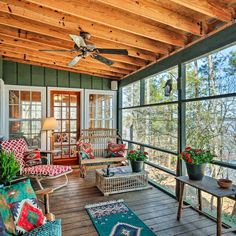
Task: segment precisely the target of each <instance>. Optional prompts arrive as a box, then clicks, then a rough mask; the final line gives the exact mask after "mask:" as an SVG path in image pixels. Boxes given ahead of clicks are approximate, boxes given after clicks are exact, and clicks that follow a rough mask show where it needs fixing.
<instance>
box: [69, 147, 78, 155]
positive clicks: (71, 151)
mask: <svg viewBox="0 0 236 236" xmlns="http://www.w3.org/2000/svg"><path fill="white" fill-rule="evenodd" d="M70 156H71V157H76V156H77V148H76V146H70Z"/></svg>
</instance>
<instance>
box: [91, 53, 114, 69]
mask: <svg viewBox="0 0 236 236" xmlns="http://www.w3.org/2000/svg"><path fill="white" fill-rule="evenodd" d="M91 57H92V58H94V59H96V60H98V61H100V62H102V63H104V64H106V65H108V66H111V65H113V64H114V62H113V61H112V60H110V59H107V58H105V57H103V56H101V55H98V54H93V55H92V56H91Z"/></svg>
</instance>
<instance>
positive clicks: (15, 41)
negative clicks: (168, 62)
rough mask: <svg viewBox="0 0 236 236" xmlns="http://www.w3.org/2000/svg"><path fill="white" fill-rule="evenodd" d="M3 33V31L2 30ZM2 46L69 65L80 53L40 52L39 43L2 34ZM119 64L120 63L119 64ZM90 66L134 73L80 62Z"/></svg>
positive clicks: (89, 61)
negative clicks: (16, 48) (33, 52)
mask: <svg viewBox="0 0 236 236" xmlns="http://www.w3.org/2000/svg"><path fill="white" fill-rule="evenodd" d="M0 31H1V30H0ZM0 44H3V45H5V44H6V45H11V46H14V47H18V49H19V50H21V52H22V53H24V51H23V49H25V50H30V51H33V50H34V51H35V54H36V55H38V56H40V55H41V56H42V57H43V56H44V57H45V58H47V57H48V58H50V57H52V58H53V59H54V58H58V59H63V61H65V62H66V61H67V63H68V62H69V61H70V60H71V59H72V58H73V57H75V56H76V55H77V54H79V53H70V52H68V53H67V52H40V51H39V49H41V48H42V46H41V45H39V44H38V43H35V42H32V41H26V40H24V39H21V38H17V37H9V36H6V35H4V34H1V32H0ZM108 58H109V57H108ZM117 63H119V62H117ZM88 64H89V65H90V66H92V67H93V68H98V69H104V70H108V71H114V72H120V73H124V74H128V73H130V72H131V71H133V70H132V69H130V68H128V67H127V68H121V67H118V68H117V67H115V65H116V62H115V63H114V64H113V65H114V66H113V65H112V66H106V65H104V64H102V63H101V62H99V61H97V60H95V59H92V58H91V57H87V58H85V59H82V60H81V61H80V65H81V66H83V65H88Z"/></svg>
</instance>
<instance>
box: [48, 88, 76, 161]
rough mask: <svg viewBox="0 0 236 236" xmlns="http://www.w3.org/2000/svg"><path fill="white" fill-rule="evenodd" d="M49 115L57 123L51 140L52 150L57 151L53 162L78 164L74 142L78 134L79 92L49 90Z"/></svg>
mask: <svg viewBox="0 0 236 236" xmlns="http://www.w3.org/2000/svg"><path fill="white" fill-rule="evenodd" d="M51 116H54V117H55V118H56V119H57V120H58V124H59V128H58V130H55V131H54V135H53V140H52V148H53V150H58V151H59V152H58V153H57V154H55V155H53V158H52V159H53V164H63V165H64V164H65V165H74V164H78V160H77V154H76V145H75V144H76V142H77V140H78V138H79V135H80V93H79V92H66V91H51Z"/></svg>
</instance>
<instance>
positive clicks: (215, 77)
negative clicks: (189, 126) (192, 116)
mask: <svg viewBox="0 0 236 236" xmlns="http://www.w3.org/2000/svg"><path fill="white" fill-rule="evenodd" d="M235 61H236V45H233V46H231V47H228V48H225V49H222V50H218V51H217V52H214V53H211V54H209V55H207V56H204V57H201V58H199V59H196V60H193V61H191V62H189V63H187V64H186V98H196V97H206V96H214V95H218V94H229V93H234V92H236V84H235V79H236V64H235Z"/></svg>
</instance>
